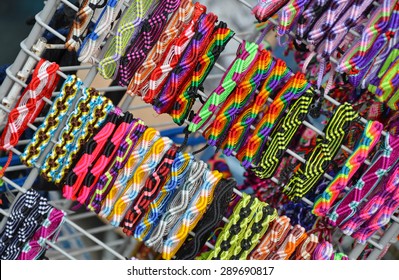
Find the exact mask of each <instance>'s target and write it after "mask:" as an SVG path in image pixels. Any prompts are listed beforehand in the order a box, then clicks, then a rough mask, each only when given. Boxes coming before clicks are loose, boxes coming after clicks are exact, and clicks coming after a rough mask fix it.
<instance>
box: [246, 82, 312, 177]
mask: <svg viewBox="0 0 399 280" xmlns="http://www.w3.org/2000/svg"><path fill="white" fill-rule="evenodd" d="M313 97H314V92H313V90H312V89H309V90H307V91H306V92H305V94H304V95H302V96H301V97H299V98H298V99H297V100H296V101H295V103H293V104H292V106H290V108H289V110H288V112H287V114H286V115H285V116H284V118H283V119H282V120H281V125H279V126H277V127H276V128H275V130H274V131H273V133H272V135H271V138H272V140H271V142H270V143H268V145H267V147H266V149H265V151H264V152H263V155H262V159H261V161H260V162H259V165H258V167H257V168H256V169H255V170H254V171H255V174H256V176H258V177H259V178H261V179H265V178H270V177H272V176H273V174H274V172H275V171H276V169H277V167H278V166H279V164H280V163H281V159H282V157H283V155H284V152H285V150H286V149H287V147H288V145H289V144H290V143H291V141H292V139H293V137H294V135H295V134H296V132H297V131H298V129H299V127H300V125H301V124H302V122H303V121H304V119H305V118H306V116H307V114H308V112H309V109H310V107H311V105H312V103H313Z"/></svg>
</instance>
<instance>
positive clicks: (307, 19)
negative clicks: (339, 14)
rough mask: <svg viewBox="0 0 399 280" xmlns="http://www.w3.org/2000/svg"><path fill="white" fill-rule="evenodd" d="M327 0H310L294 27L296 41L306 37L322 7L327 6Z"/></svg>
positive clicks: (321, 11)
mask: <svg viewBox="0 0 399 280" xmlns="http://www.w3.org/2000/svg"><path fill="white" fill-rule="evenodd" d="M329 3H330V2H329V0H311V1H310V2H309V4H308V5H307V6H306V8H305V10H304V11H303V13H302V14H301V15H300V16H299V19H298V24H297V28H296V34H295V35H296V42H297V43H299V44H301V41H302V40H304V39H307V37H308V35H309V32H310V29H311V28H312V27H313V26H314V25H315V24H316V20H317V19H318V18H320V17H321V16H322V13H323V12H324V9H325V8H326V7H328V4H329Z"/></svg>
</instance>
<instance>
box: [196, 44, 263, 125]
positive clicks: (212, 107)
mask: <svg viewBox="0 0 399 280" xmlns="http://www.w3.org/2000/svg"><path fill="white" fill-rule="evenodd" d="M258 55H259V46H258V45H257V44H255V43H250V42H245V41H244V42H242V43H241V44H240V46H239V48H238V50H237V57H236V58H235V59H234V61H233V62H232V63H231V64H230V66H229V68H228V69H227V71H226V73H225V74H224V76H223V78H222V80H221V82H220V84H219V85H218V87H217V88H216V89H215V90H214V91H213V92H212V93H211V95H210V96H209V97H208V99H207V100H206V102H205V104H203V105H202V107H201V108H200V109H199V110H198V112H197V114H196V115H195V116H194V118H193V120H192V122H191V123H190V125H189V127H188V130H189V131H190V132H196V131H197V130H198V129H200V128H201V127H202V126H203V125H205V124H206V122H207V121H208V120H209V118H210V117H211V116H212V114H214V113H215V112H216V110H217V108H218V107H219V105H220V104H222V103H223V102H224V101H225V100H226V98H227V97H228V96H229V95H230V93H231V92H232V91H233V90H234V88H235V87H236V86H237V84H238V83H239V82H240V81H241V80H242V78H243V77H244V76H245V74H246V73H247V72H248V71H249V70H250V69H251V65H252V64H253V63H254V61H256V58H257V57H258Z"/></svg>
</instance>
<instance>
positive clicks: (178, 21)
mask: <svg viewBox="0 0 399 280" xmlns="http://www.w3.org/2000/svg"><path fill="white" fill-rule="evenodd" d="M193 12H194V4H193V3H192V0H182V1H180V6H179V8H178V10H177V11H176V12H175V13H174V14H173V15H172V17H171V18H170V19H169V21H168V23H167V25H166V27H165V29H164V30H163V32H162V34H161V36H159V39H158V41H157V42H156V45H155V46H154V47H153V48H152V50H151V51H150V52H149V53H148V55H147V58H146V60H145V61H144V63H143V64H142V65H141V66H140V67H139V69H137V71H136V73H135V74H134V77H133V78H132V80H131V81H130V84H129V86H128V88H127V91H126V93H127V94H129V95H139V96H143V97H145V96H146V94H147V91H148V80H149V79H150V75H151V73H152V71H154V69H155V68H156V66H157V65H158V63H159V61H160V60H161V58H162V57H163V55H164V53H165V51H166V50H167V48H168V46H169V45H170V43H171V42H172V41H173V39H174V38H176V37H178V36H179V35H180V33H181V32H182V29H183V27H184V26H185V25H187V24H188V23H189V22H190V21H191V19H192V17H193ZM146 102H147V101H146ZM147 103H148V102H147Z"/></svg>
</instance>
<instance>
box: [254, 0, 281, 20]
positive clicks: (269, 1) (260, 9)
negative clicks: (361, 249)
mask: <svg viewBox="0 0 399 280" xmlns="http://www.w3.org/2000/svg"><path fill="white" fill-rule="evenodd" d="M287 2H288V0H276V1H273V0H258V4H257V5H256V6H255V7H254V8H253V9H252V13H253V14H254V15H255V17H256V19H257V20H258V21H266V20H268V19H269V18H270V17H271V16H272V15H274V14H275V13H276V12H277V11H278V10H279V9H281V8H282V7H283V6H284V5H285V4H286V3H287Z"/></svg>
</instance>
